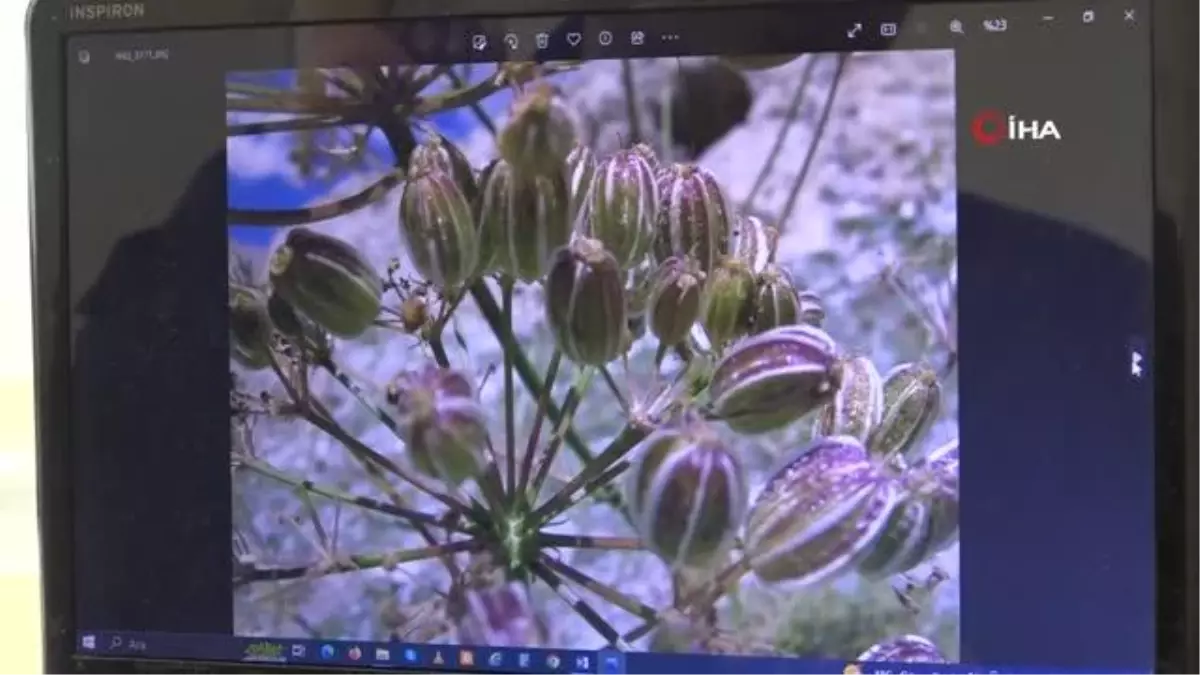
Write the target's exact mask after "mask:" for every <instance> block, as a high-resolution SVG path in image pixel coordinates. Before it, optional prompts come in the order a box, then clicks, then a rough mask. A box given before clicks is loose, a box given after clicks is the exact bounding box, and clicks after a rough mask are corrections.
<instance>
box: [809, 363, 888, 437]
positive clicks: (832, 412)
mask: <svg viewBox="0 0 1200 675" xmlns="http://www.w3.org/2000/svg"><path fill="white" fill-rule="evenodd" d="M881 419H883V378H882V377H880V376H879V370H878V369H877V368H875V364H874V363H872V362H871V359H869V358H867V357H865V356H856V357H854V358H850V359H844V360H843V361H842V382H841V386H839V387H838V390H837V393H836V394H835V395H834V397H833V400H832V401H830V402H829V403H828V404H826V406H825V407H824V409H822V410H821V415H820V417H818V418H817V423H816V424H815V425H814V426H813V434H814V435H815V436H853V437H855V438H857V439H858V440H859V441H860V442H863V443H865V442H866V440H867V438H868V436H870V434H871V431H872V430H874V429H875V427H876V426H878V425H879V421H880V420H881Z"/></svg>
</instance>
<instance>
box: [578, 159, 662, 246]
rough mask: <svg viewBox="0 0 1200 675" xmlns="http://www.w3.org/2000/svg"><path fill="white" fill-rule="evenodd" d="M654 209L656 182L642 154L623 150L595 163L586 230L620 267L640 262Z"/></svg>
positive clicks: (651, 231) (649, 241)
mask: <svg viewBox="0 0 1200 675" xmlns="http://www.w3.org/2000/svg"><path fill="white" fill-rule="evenodd" d="M657 210H658V185H657V183H656V181H655V177H654V169H653V168H652V167H651V166H650V163H649V162H647V161H646V159H645V158H644V157H642V156H641V155H639V154H638V153H636V152H634V151H632V150H623V151H621V152H618V153H616V154H614V155H613V156H611V157H609V158H608V159H606V160H604V161H603V162H600V164H599V165H598V166H597V167H596V176H595V179H594V180H593V181H592V190H591V196H590V198H589V200H588V217H587V228H586V231H587V233H588V235H589V236H591V237H592V238H593V239H598V240H600V242H602V243H603V244H604V247H605V248H607V249H608V251H609V252H610V253H612V254H613V257H615V258H616V259H617V262H618V263H620V265H621V266H622V267H623V268H629V267H632V266H633V265H635V264H636V263H638V262H640V261H641V259H642V257H643V256H644V255H645V254H646V253H647V252H648V251H649V250H650V247H651V244H652V242H653V239H654V226H655V218H656V212H657Z"/></svg>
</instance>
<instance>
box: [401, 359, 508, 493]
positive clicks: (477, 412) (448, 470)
mask: <svg viewBox="0 0 1200 675" xmlns="http://www.w3.org/2000/svg"><path fill="white" fill-rule="evenodd" d="M387 399H388V403H389V404H391V405H392V407H393V409H394V410H395V411H396V413H397V414H396V419H397V422H398V427H399V434H400V437H401V439H402V440H403V441H404V443H405V445H406V446H407V451H408V454H409V458H410V459H411V460H412V463H413V466H415V467H416V468H417V470H418V471H421V472H422V473H424V474H426V475H428V476H430V477H433V478H436V479H438V480H442V481H445V482H446V483H448V484H451V485H458V484H460V483H462V482H463V481H464V480H468V479H471V478H475V477H476V476H478V475H479V474H480V473H482V471H483V469H484V466H485V462H484V448H485V446H486V444H487V438H488V432H487V415H486V413H485V412H484V410H483V406H481V405H480V403H479V400H478V399H477V398H476V396H475V391H474V389H473V388H472V386H471V382H470V380H468V379H467V378H466V376H464V375H462V374H461V373H458V372H455V371H453V370H450V369H447V368H440V367H438V366H435V365H431V364H428V365H425V366H422V367H419V368H416V369H413V370H408V371H405V372H402V373H400V374H399V375H397V376H396V377H395V379H393V380H392V382H391V384H390V386H389V387H388V391H387Z"/></svg>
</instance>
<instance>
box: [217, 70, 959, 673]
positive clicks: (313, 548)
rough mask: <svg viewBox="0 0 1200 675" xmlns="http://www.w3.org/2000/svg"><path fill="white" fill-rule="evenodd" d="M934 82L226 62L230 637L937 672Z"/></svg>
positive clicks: (949, 205)
mask: <svg viewBox="0 0 1200 675" xmlns="http://www.w3.org/2000/svg"><path fill="white" fill-rule="evenodd" d="M954 72H955V59H954V52H953V51H951V50H913V51H891V52H874V53H865V52H864V53H808V54H790V55H779V56H762V57H753V58H723V57H689V58H653V59H651V58H647V59H628V60H595V61H583V62H578V61H577V62H549V63H543V64H532V63H516V62H508V63H474V64H470V65H437V66H434V65H427V66H400V67H392V66H381V67H377V68H332V69H322V70H288V71H250V72H233V73H230V74H228V76H227V82H226V85H227V90H228V95H227V101H228V112H227V115H228V120H227V121H228V124H229V126H228V129H229V136H228V141H227V156H228V202H229V220H228V237H229V247H230V257H229V307H230V339H231V350H230V351H231V361H230V369H231V372H232V379H231V382H232V387H233V388H232V391H231V392H230V394H231V400H232V413H231V419H230V432H231V434H232V441H233V442H232V473H231V475H230V480H231V481H232V496H233V505H232V506H233V511H232V514H233V518H232V522H231V523H230V530H231V534H232V542H233V555H234V560H235V583H234V590H233V593H234V603H233V607H234V624H233V625H234V632H235V634H237V635H239V636H262V637H267V638H273V639H289V638H296V639H321V640H362V641H388V640H397V641H401V642H407V643H424V642H429V643H436V644H445V645H478V646H493V647H495V646H510V647H530V648H569V649H603V648H616V649H620V650H622V651H636V652H641V651H653V652H691V653H713V654H716V653H720V654H738V655H743V654H744V655H750V654H754V655H768V654H769V655H779V656H792V657H807V658H828V659H844V660H853V659H863V660H876V661H886V662H906V661H913V662H915V661H956V660H958V658H959V614H960V594H959V565H958V559H959V554H958V550H959V549H958V522H959V518H958V507H959V490H958V482H959V464H958V437H959V426H958V410H959V400H958V375H957V370H956V366H957V363H958V343H957V331H956V329H957V320H956V301H957V300H956V295H957V294H956V286H957V245H956V230H957V222H956V212H957V209H956V193H957V181H956V169H955V167H956V156H955V150H956V149H955V134H956V114H955V77H954ZM296 223H301V224H299V225H297V224H296ZM968 461H970V460H968ZM351 654H353V652H351ZM351 658H353V656H351ZM480 665H483V664H480Z"/></svg>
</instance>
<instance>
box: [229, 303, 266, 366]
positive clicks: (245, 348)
mask: <svg viewBox="0 0 1200 675" xmlns="http://www.w3.org/2000/svg"><path fill="white" fill-rule="evenodd" d="M229 350H230V355H231V356H233V358H234V360H235V361H237V362H238V363H240V364H242V365H243V366H245V367H247V368H249V369H251V370H261V369H262V368H266V367H267V366H269V365H271V319H270V317H269V315H268V314H267V306H266V301H265V300H264V299H263V294H262V292H260V291H258V290H257V289H254V288H250V287H249V286H240V285H237V284H232V283H231V284H229Z"/></svg>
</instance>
